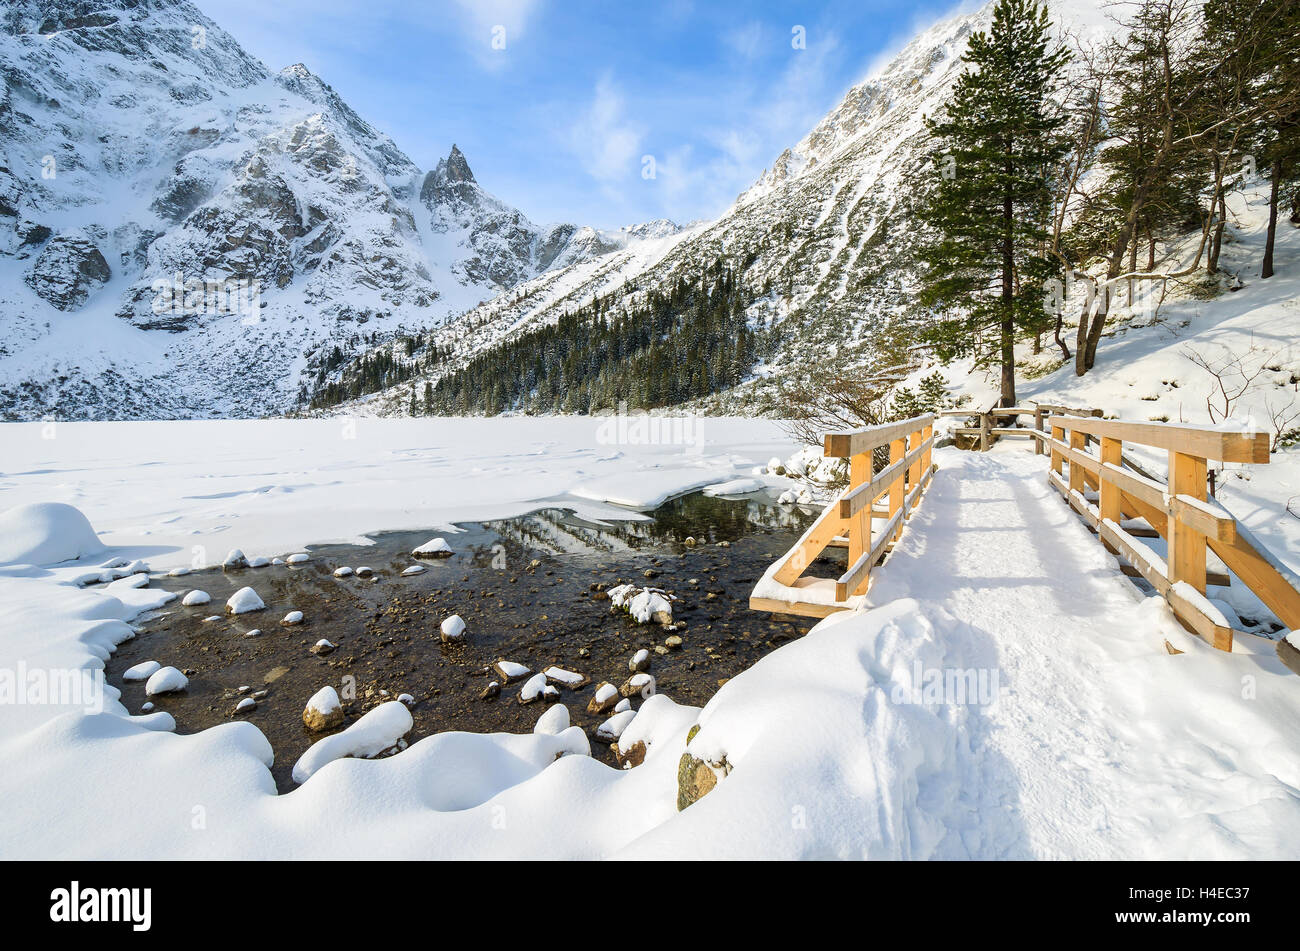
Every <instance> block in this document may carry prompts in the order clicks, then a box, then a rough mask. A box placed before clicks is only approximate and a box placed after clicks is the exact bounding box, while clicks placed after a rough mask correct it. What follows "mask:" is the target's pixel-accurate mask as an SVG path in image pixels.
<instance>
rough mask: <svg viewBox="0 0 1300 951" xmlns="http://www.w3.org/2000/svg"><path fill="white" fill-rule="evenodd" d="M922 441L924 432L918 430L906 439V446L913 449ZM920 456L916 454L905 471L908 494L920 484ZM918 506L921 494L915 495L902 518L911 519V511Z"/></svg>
mask: <svg viewBox="0 0 1300 951" xmlns="http://www.w3.org/2000/svg"><path fill="white" fill-rule="evenodd" d="M924 440H925V432H924V430H920V429H918V430H917V431H916V432H914V433H912V435H911V436H909V437H908V439H907V444H908V446H910V447H911V448H913V449H915V448H916V447H917V446H919V445H921V443H922V442H923V441H924ZM922 455H923V454H918V455H917V457H916V461H915V462H913V463H912V464H911V466H909V467H908V469H907V489H908V491H909V492H910V491H912V490H914V489H915V488H916V487H917V486H918V485H920V484H921V462H922ZM920 504H921V494H920V493H919V492H918V493H917V494H916V498H914V499H913V500H912V504H911V505H909V506H908V508H907V514H906V515H905V516H904V518H911V517H912V510H913V509H915V508H916V507H917V506H918V505H920Z"/></svg>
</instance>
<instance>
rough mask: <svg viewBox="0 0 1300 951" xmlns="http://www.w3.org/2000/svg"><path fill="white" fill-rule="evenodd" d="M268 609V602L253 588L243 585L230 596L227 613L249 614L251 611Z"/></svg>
mask: <svg viewBox="0 0 1300 951" xmlns="http://www.w3.org/2000/svg"><path fill="white" fill-rule="evenodd" d="M265 609H266V603H265V602H264V601H263V600H262V599H261V598H260V597H258V595H257V592H256V591H254V590H253V589H252V588H249V587H243V588H240V589H239V590H238V591H236V592H235V593H234V594H232V595H231V596H230V599H229V600H228V601H227V602H226V613H227V614H247V613H249V612H250V611H262V610H265Z"/></svg>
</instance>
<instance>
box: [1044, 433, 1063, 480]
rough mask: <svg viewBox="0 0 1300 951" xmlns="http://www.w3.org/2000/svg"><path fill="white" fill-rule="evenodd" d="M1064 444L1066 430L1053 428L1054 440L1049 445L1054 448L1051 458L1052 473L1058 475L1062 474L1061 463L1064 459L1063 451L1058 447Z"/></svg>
mask: <svg viewBox="0 0 1300 951" xmlns="http://www.w3.org/2000/svg"><path fill="white" fill-rule="evenodd" d="M1064 443H1065V430H1064V429H1062V428H1061V427H1060V426H1053V427H1052V438H1051V440H1050V442H1049V443H1048V445H1050V446H1051V447H1052V456H1051V459H1052V471H1053V472H1055V473H1056V474H1057V475H1060V474H1061V462H1062V458H1063V457H1062V456H1061V450H1060V449H1058V448H1057V447H1058V446H1061V445H1063V444H1064Z"/></svg>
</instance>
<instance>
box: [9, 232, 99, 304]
mask: <svg viewBox="0 0 1300 951" xmlns="http://www.w3.org/2000/svg"><path fill="white" fill-rule="evenodd" d="M112 276H113V275H112V271H111V270H110V269H109V266H108V262H107V261H106V260H104V255H103V254H102V253H101V252H100V250H99V248H97V247H96V246H95V244H94V242H93V241H92V240H91V239H90V237H89V236H88V235H86V234H84V233H73V234H61V235H58V236H57V237H55V238H52V239H51V240H50V241H49V243H47V244H46V245H45V248H44V249H43V250H42V251H41V253H40V255H38V256H37V258H36V263H35V264H34V265H33V266H32V269H31V270H30V271H29V272H28V273H27V283H28V285H29V286H30V287H31V288H32V290H33V291H35V292H36V294H37V295H38V296H39V297H41V298H42V299H44V300H46V301H49V303H50V304H51V305H52V306H54V307H57V308H58V309H59V310H76V309H77V308H78V307H80V306H81V305H82V304H84V303H85V302H86V298H88V297H89V296H90V295H91V293H93V292H94V291H96V290H98V289H99V288H100V287H102V286H103V285H105V284H107V283H108V279H109V278H110V277H112Z"/></svg>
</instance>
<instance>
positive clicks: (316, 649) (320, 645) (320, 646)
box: [311, 637, 338, 657]
mask: <svg viewBox="0 0 1300 951" xmlns="http://www.w3.org/2000/svg"><path fill="white" fill-rule="evenodd" d="M337 647H338V645H337V644H335V643H333V642H332V641H330V640H327V639H326V638H324V637H322V638H321V639H320V640H318V641H317V642H316V643H315V644H313V645H312V646H311V652H312V653H313V654H315V655H316V656H318V657H324V656H325V655H326V654H332V653H334V650H335V648H337Z"/></svg>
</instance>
